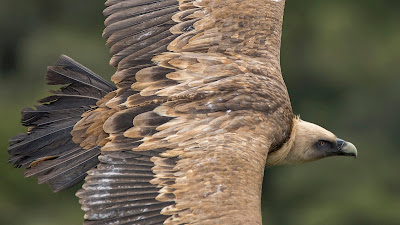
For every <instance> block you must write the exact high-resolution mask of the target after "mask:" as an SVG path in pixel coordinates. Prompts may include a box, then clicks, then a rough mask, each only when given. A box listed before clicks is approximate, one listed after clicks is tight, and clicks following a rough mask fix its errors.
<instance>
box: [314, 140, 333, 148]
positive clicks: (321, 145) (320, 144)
mask: <svg viewBox="0 0 400 225" xmlns="http://www.w3.org/2000/svg"><path fill="white" fill-rule="evenodd" d="M329 144H330V143H329V142H328V141H324V140H319V141H318V142H317V146H318V148H326V147H328V146H329Z"/></svg>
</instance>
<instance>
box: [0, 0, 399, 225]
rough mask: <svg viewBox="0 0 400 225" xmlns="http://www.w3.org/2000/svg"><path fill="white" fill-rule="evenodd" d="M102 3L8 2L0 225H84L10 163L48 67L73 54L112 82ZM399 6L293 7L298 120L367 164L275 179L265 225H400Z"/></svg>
mask: <svg viewBox="0 0 400 225" xmlns="http://www.w3.org/2000/svg"><path fill="white" fill-rule="evenodd" d="M102 10H103V1H94V0H86V1H79V0H69V1H65V0H63V1H61V0H31V1H21V0H16V1H5V0H2V1H1V7H0V34H1V35H0V105H1V107H0V118H1V123H0V124H1V126H0V149H1V151H0V171H1V172H0V178H1V181H0V224H9V225H48V224H57V225H64V224H65V225H67V224H81V223H82V221H83V219H82V216H83V212H82V211H81V210H80V205H79V203H78V199H77V198H76V197H75V196H74V193H75V191H76V190H77V189H78V188H79V187H77V188H75V189H72V190H67V191H64V192H62V193H58V194H53V193H51V191H50V190H49V188H48V187H46V185H37V184H36V182H37V181H36V180H35V179H34V178H30V179H24V178H23V171H22V170H21V169H14V168H12V166H11V165H9V164H8V163H7V158H8V155H7V146H8V144H7V140H8V139H9V138H10V137H12V136H13V135H15V134H16V133H19V132H25V128H23V127H22V126H21V125H20V124H19V119H20V113H19V111H20V109H22V108H23V107H25V106H29V105H33V104H34V103H35V100H36V99H39V98H42V97H45V96H46V95H47V91H48V89H49V88H48V87H46V86H45V84H44V74H45V71H46V66H47V65H52V64H53V63H54V62H55V61H56V59H57V58H58V56H59V55H60V54H67V55H69V56H71V57H72V58H74V59H75V60H77V61H78V62H80V63H82V64H84V65H86V66H87V67H89V68H91V69H92V70H93V71H95V72H97V73H98V74H100V75H102V76H103V77H105V78H107V79H109V77H110V76H111V75H112V73H113V68H111V67H110V66H109V65H108V60H109V55H108V49H107V48H106V47H105V46H104V40H103V39H102V37H101V32H102V30H103V20H104V18H103V16H102V14H101V11H102ZM399 10H400V1H398V0H379V1H378V0H375V1H373V0H363V1H360V0H301V1H292V0H288V1H287V3H286V15H285V24H284V31H283V32H284V34H283V48H282V68H283V73H284V78H285V81H286V83H287V86H288V89H289V93H290V96H291V100H292V104H293V108H294V111H295V112H296V113H297V114H300V115H301V117H302V118H303V119H305V120H308V121H312V122H315V123H317V124H321V125H322V126H324V127H326V128H328V129H329V130H331V131H333V132H334V133H336V134H337V135H338V136H339V137H342V138H343V139H346V140H349V141H351V142H353V143H354V144H355V145H356V146H357V147H358V150H359V158H358V159H357V160H354V159H351V158H341V157H337V158H329V159H324V160H321V161H318V162H314V163H310V164H305V165H298V166H291V167H277V168H268V169H267V170H266V177H265V182H264V191H263V217H264V218H263V219H264V222H265V224H277V225H338V224H341V225H364V224H371V225H378V224H379V225H386V224H387V225H394V224H400V176H399V173H400V149H399V146H400V145H399V137H400V136H399V132H398V127H399V125H400V76H399V72H400V62H399V60H400V12H399Z"/></svg>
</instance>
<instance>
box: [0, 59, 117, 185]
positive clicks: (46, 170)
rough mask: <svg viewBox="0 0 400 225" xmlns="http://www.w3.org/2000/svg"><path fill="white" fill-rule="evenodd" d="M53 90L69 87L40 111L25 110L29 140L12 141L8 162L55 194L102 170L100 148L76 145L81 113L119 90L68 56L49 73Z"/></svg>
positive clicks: (21, 137) (55, 94)
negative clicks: (75, 129) (95, 169)
mask: <svg viewBox="0 0 400 225" xmlns="http://www.w3.org/2000/svg"><path fill="white" fill-rule="evenodd" d="M46 81H47V83H48V84H49V85H65V86H63V87H61V88H60V89H59V90H56V91H52V92H51V93H52V94H53V95H51V96H49V97H46V98H43V99H41V100H39V103H41V104H40V105H36V106H35V107H34V108H29V107H28V108H25V109H23V110H22V119H21V122H22V124H23V125H24V126H26V127H29V131H28V133H27V134H20V135H17V136H16V137H14V138H12V139H10V147H9V150H8V152H9V154H10V159H9V162H10V163H12V164H14V165H15V166H16V167H25V168H26V171H25V176H27V177H30V176H38V179H39V183H48V184H49V185H50V187H51V189H52V190H53V191H61V190H63V189H66V188H69V187H72V186H73V185H75V184H77V183H79V182H80V181H81V180H82V179H83V178H84V177H85V176H86V172H87V171H88V170H89V169H91V168H93V167H95V166H96V165H97V164H98V162H99V161H98V158H97V157H98V156H99V154H100V148H99V147H93V148H91V149H88V150H83V149H82V148H80V147H79V145H77V144H75V143H74V142H73V141H72V136H71V134H70V133H71V131H72V129H73V127H74V125H75V124H76V123H77V122H78V121H79V120H80V119H81V115H82V113H84V112H85V111H87V110H90V109H92V108H94V107H96V102H97V101H98V100H99V99H101V98H103V97H104V96H105V95H106V94H107V93H108V92H110V91H113V90H114V89H115V88H114V87H113V86H112V85H111V84H109V83H107V82H106V81H105V80H104V79H103V78H101V77H100V76H98V75H97V74H95V73H93V72H92V71H90V70H89V69H87V68H86V67H84V66H82V65H81V64H79V63H77V62H75V61H74V60H72V59H71V58H69V57H67V56H61V57H60V59H59V60H58V61H57V63H56V66H50V67H48V71H47V74H46Z"/></svg>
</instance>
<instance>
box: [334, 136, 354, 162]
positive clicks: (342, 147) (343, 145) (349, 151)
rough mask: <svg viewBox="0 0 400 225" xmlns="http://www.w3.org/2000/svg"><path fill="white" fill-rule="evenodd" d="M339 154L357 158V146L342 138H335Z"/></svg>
mask: <svg viewBox="0 0 400 225" xmlns="http://www.w3.org/2000/svg"><path fill="white" fill-rule="evenodd" d="M336 142H337V146H338V152H339V155H344V156H354V158H357V148H356V146H354V145H353V144H352V143H350V142H347V141H344V140H342V139H339V138H338V139H336Z"/></svg>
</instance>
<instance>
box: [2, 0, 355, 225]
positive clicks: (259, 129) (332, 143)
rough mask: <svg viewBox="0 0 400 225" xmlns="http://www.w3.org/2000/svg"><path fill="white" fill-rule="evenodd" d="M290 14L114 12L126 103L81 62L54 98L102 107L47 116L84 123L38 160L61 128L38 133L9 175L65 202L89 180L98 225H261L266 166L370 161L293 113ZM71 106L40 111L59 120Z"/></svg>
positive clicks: (164, 4) (171, 9) (131, 3)
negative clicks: (285, 69)
mask: <svg viewBox="0 0 400 225" xmlns="http://www.w3.org/2000/svg"><path fill="white" fill-rule="evenodd" d="M284 5H285V1H284V0H247V1H243V0H140V1H139V0H108V1H107V2H106V6H107V8H106V10H105V11H104V14H105V15H106V16H107V19H106V22H105V24H106V29H105V30H104V33H103V36H104V37H105V38H106V39H107V46H109V47H110V49H111V50H110V52H111V54H112V58H111V61H110V64H111V65H113V66H115V67H117V72H116V73H115V74H114V75H113V77H112V80H113V81H114V82H115V83H116V85H117V89H116V90H113V88H112V86H111V85H109V84H107V83H105V82H104V81H102V80H101V81H100V83H99V81H97V83H96V82H91V81H92V80H93V81H96V79H94V78H95V77H97V75H95V74H93V73H92V72H90V71H89V72H87V73H85V74H84V75H85V76H86V77H84V78H85V79H86V80H89V81H90V82H86V83H84V84H83V85H81V86H82V87H81V86H79V85H78V84H77V83H78V81H79V80H76V79H74V76H78V75H79V74H78V75H76V74H75V73H72V72H70V71H75V70H77V69H75V67H77V68H83V67H82V66H80V65H79V64H77V63H75V62H74V61H72V60H71V59H68V60H69V62H71V63H72V64H73V65H74V67H72V69H70V70H68V68H67V69H66V70H65V73H67V74H70V75H72V76H70V77H72V78H68V82H61V83H60V82H55V83H54V84H70V86H74V85H75V86H77V85H78V86H79V87H80V88H81V89H80V90H78V91H77V92H76V93H75V94H74V95H73V96H71V95H68V96H67V98H76V97H79V98H84V97H82V96H88V97H86V98H89V99H96V101H92V100H91V101H90V102H84V103H82V104H80V105H77V107H76V110H77V111H73V112H72V111H70V110H69V109H68V108H66V109H68V112H69V113H70V114H71V115H70V116H67V115H69V114H67V113H64V111H65V109H64V108H65V107H67V106H62V107H64V108H62V109H63V110H64V111H63V112H60V114H55V115H53V113H49V112H45V114H39V113H36V114H35V117H33V118H34V120H35V121H36V120H41V119H42V118H54V121H57V122H55V123H58V121H59V120H58V119H59V118H64V120H68V119H65V118H67V117H68V118H69V117H72V118H77V117H78V116H80V115H82V118H81V119H80V121H78V120H77V119H75V120H73V121H71V122H68V124H66V125H69V126H70V127H71V124H75V126H74V128H73V130H72V127H71V129H69V130H68V133H65V134H64V140H65V141H69V142H68V143H69V144H70V145H69V146H64V145H63V143H61V142H54V141H53V140H47V143H43V144H41V143H39V141H40V140H37V141H36V139H35V141H36V142H34V146H27V145H26V143H27V142H29V141H30V140H31V139H32V138H30V136H31V135H40V134H39V133H40V132H42V133H49V132H50V133H51V131H52V130H53V127H52V126H53V125H52V124H50V125H46V127H43V129H42V130H39V129H38V128H39V127H40V126H41V125H40V124H37V123H33V122H29V123H28V122H26V125H27V126H30V127H34V128H33V129H32V130H31V131H30V132H29V134H28V135H25V136H18V137H17V138H15V139H13V140H12V141H11V146H10V150H9V151H10V154H11V155H12V156H11V158H10V161H11V162H12V163H14V164H15V165H17V166H24V167H27V168H28V169H27V174H28V175H38V176H39V180H42V182H47V183H49V184H50V185H51V186H52V188H53V190H62V189H65V188H67V187H69V186H71V185H73V184H74V183H76V182H79V181H80V180H81V179H83V177H86V178H85V184H84V185H83V187H82V189H81V190H80V191H79V192H78V193H77V196H78V197H79V198H80V203H81V204H82V209H83V210H84V211H86V215H85V224H171V225H173V224H261V209H260V198H261V185H262V180H263V171H264V168H265V166H266V165H269V166H272V165H282V164H293V163H302V162H307V161H313V160H317V159H320V158H324V157H328V156H333V155H353V156H355V155H356V153H357V152H356V149H355V147H354V145H352V144H351V143H349V142H345V141H343V140H340V139H337V138H336V136H335V135H334V134H332V133H330V132H329V131H327V130H325V129H323V128H321V127H319V126H317V125H314V124H311V123H308V122H305V121H302V120H300V119H299V118H298V117H296V116H295V115H294V114H293V112H292V108H291V104H290V99H289V95H288V92H287V89H286V86H285V83H284V81H283V78H282V75H281V69H280V43H281V32H282V21H283V12H284ZM50 71H52V70H50ZM79 71H80V70H78V73H79ZM84 71H88V70H87V69H86V68H85V70H84ZM60 73H61V72H60ZM81 73H82V72H81ZM80 76H82V74H81V75H80ZM50 79H51V77H50ZM50 81H51V80H50ZM50 83H52V82H50ZM70 86H68V87H70ZM64 90H65V89H62V90H61V92H64ZM95 90H97V92H98V91H100V92H98V94H96V95H95V93H97V92H96V91H95ZM87 93H90V94H89V95H88V94H87ZM107 93H108V94H107ZM56 96H64V94H63V95H61V94H59V95H56ZM62 98H63V97H56V98H54V99H53V98H52V99H51V100H46V101H44V102H46V103H47V104H48V105H44V106H39V107H38V110H39V111H40V109H41V107H46V108H51V109H53V108H54V109H56V107H57V104H58V103H60V101H61V100H62ZM57 109H58V108H57ZM36 112H38V111H36ZM82 113H83V114H82ZM31 120H32V119H29V118H26V119H24V121H31ZM46 121H47V120H46ZM55 125H57V124H55ZM60 126H63V124H60ZM71 130H72V131H71ZM69 132H71V134H69ZM71 135H72V136H71ZM32 140H33V139H32ZM71 140H72V141H73V142H72V141H71ZM32 142H33V141H32ZM29 143H30V142H29ZM38 143H39V144H38ZM43 146H45V147H44V148H47V149H48V150H47V151H45V152H43V151H42V149H43ZM61 146H63V147H62V148H61ZM56 147H57V148H58V147H59V148H60V150H57V151H56V150H54V149H57V148H56ZM100 148H101V153H100V156H99V157H98V159H97V158H96V157H97V156H98V155H99V149H100ZM65 159H67V161H65ZM72 159H74V160H72ZM92 159H94V161H93V160H92ZM91 160H92V161H91ZM32 171H35V172H32ZM63 171H67V173H63ZM68 171H72V172H71V173H68ZM86 174H87V176H86ZM46 178H47V179H46ZM52 179H56V181H57V182H55V181H54V182H52ZM71 180H72V181H74V182H69V181H71ZM65 183H66V184H65ZM60 184H61V185H60ZM67 184H68V185H67Z"/></svg>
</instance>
